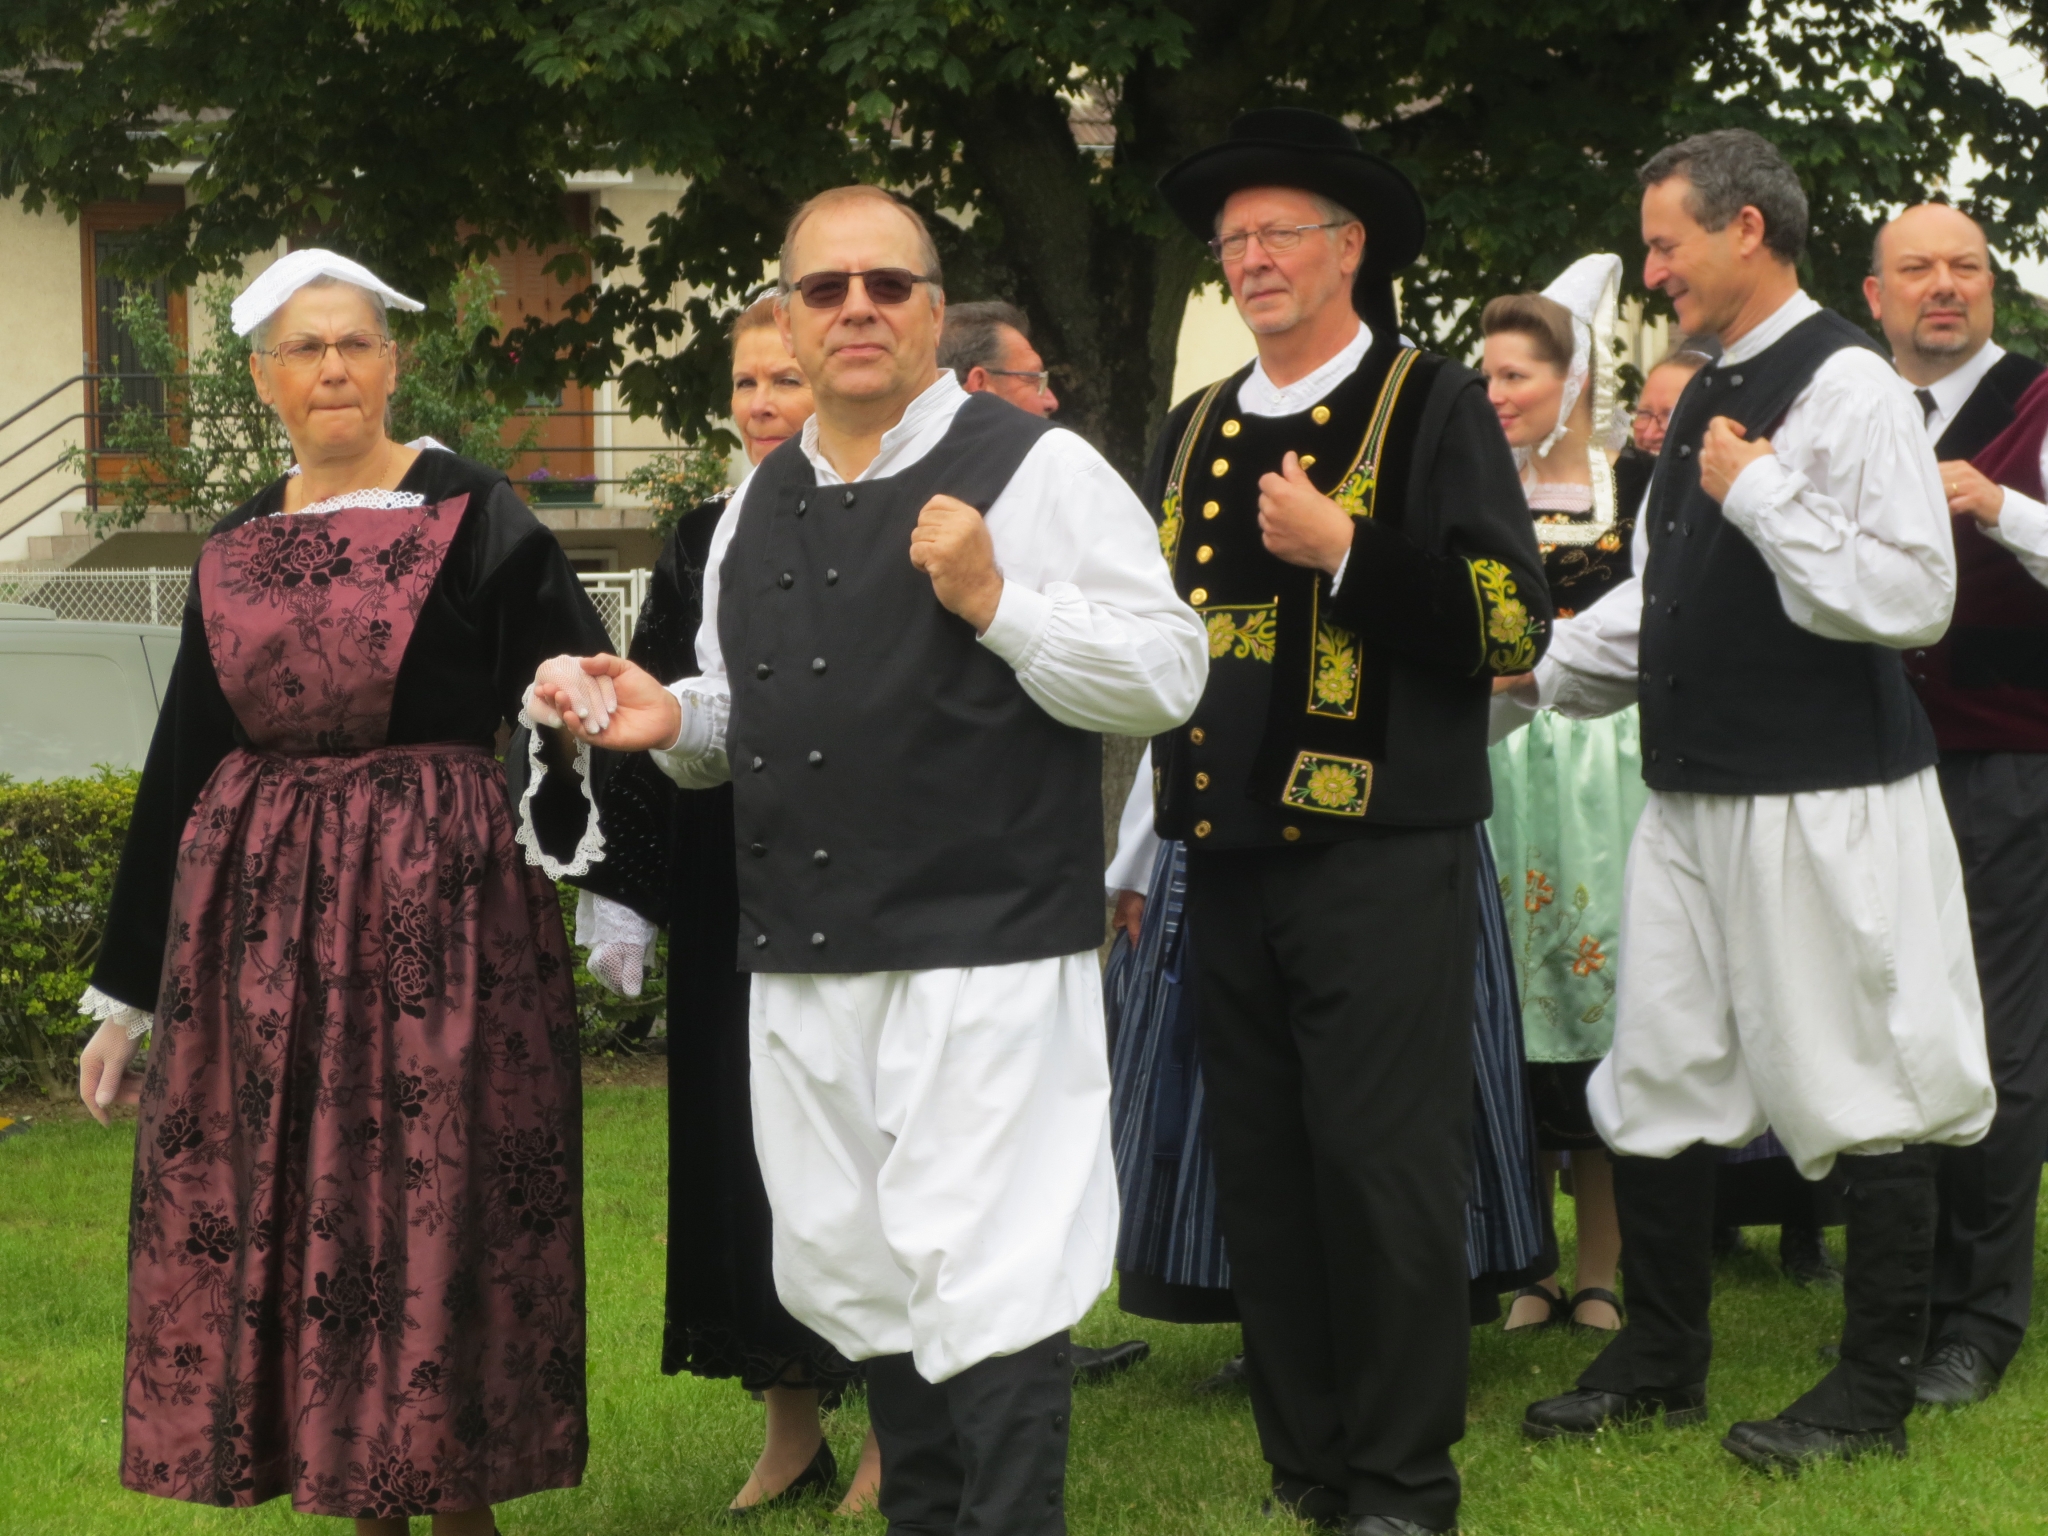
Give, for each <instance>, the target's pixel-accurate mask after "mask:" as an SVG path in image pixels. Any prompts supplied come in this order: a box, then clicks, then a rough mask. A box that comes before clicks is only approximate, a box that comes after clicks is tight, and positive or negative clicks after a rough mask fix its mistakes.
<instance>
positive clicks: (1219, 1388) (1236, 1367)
mask: <svg viewBox="0 0 2048 1536" xmlns="http://www.w3.org/2000/svg"><path fill="white" fill-rule="evenodd" d="M1195 1390H1196V1391H1197V1392H1242V1391H1243V1390H1244V1356H1243V1355H1242V1354H1235V1355H1232V1356H1231V1357H1230V1358H1229V1359H1228V1360H1226V1361H1224V1362H1223V1363H1222V1364H1221V1365H1219V1366H1218V1367H1217V1368H1216V1374H1215V1375H1213V1376H1204V1377H1203V1378H1202V1379H1201V1380H1200V1381H1198V1382H1196V1383H1195Z"/></svg>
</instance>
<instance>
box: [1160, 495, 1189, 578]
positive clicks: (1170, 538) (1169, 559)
mask: <svg viewBox="0 0 2048 1536" xmlns="http://www.w3.org/2000/svg"><path fill="white" fill-rule="evenodd" d="M1159 513H1160V516H1159V552H1160V553H1161V554H1162V555H1164V556H1166V568H1167V569H1168V570H1172V569H1173V560H1174V556H1176V555H1178V554H1179V553H1180V530H1181V526H1182V524H1183V523H1184V522H1185V519H1184V518H1182V517H1181V515H1180V492H1179V491H1178V490H1171V491H1168V492H1167V493H1166V499H1165V500H1164V501H1162V502H1161V503H1160V504H1159Z"/></svg>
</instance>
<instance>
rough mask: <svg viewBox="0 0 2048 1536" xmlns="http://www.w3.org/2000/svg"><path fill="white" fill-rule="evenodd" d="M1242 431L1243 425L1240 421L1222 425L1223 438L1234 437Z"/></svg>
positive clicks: (1227, 422)
mask: <svg viewBox="0 0 2048 1536" xmlns="http://www.w3.org/2000/svg"><path fill="white" fill-rule="evenodd" d="M1243 430H1244V423H1243V422H1241V421H1226V422H1225V423H1223V435H1224V436H1225V437H1235V436H1237V434H1238V433H1240V432H1242V431H1243Z"/></svg>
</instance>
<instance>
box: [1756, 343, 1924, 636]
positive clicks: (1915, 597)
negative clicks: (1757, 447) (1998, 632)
mask: <svg viewBox="0 0 2048 1536" xmlns="http://www.w3.org/2000/svg"><path fill="white" fill-rule="evenodd" d="M1771 442H1772V447H1773V449H1774V450H1775V451H1774V452H1773V453H1771V454H1769V455H1767V456H1765V457H1763V458H1760V459H1757V460H1755V461H1754V462H1753V463H1751V464H1750V465H1749V467H1748V468H1746V469H1745V470H1743V472H1742V473H1741V474H1740V475H1739V476H1737V477H1736V480H1735V483H1734V484H1733V485H1732V486H1730V487H1729V488H1728V496H1727V499H1726V500H1725V501H1724V502H1723V503H1722V507H1721V510H1722V513H1723V515H1724V516H1726V517H1727V519H1728V521H1729V522H1731V523H1733V524H1734V525H1735V526H1736V527H1737V528H1739V529H1741V530H1742V532H1743V534H1744V535H1745V536H1746V537H1747V538H1748V539H1749V541H1750V542H1751V543H1752V544H1754V545H1755V546H1756V548H1757V551H1758V553H1760V554H1761V555H1762V556H1763V557H1764V562H1765V564H1767V565H1768V566H1770V568H1771V574H1772V575H1773V576H1774V577H1776V578H1777V584H1778V600H1779V602H1780V603H1781V604H1782V605H1783V606H1784V609H1785V614H1786V617H1788V618H1789V619H1791V620H1792V622H1793V623H1795V624H1797V625H1798V626H1799V627H1800V628H1801V629H1804V630H1807V631H1810V632H1811V633H1813V634H1816V635H1820V636H1823V637H1824V638H1826V639H1829V640H1853V641H1862V642H1866V643H1869V644H1875V645H1885V646H1891V647H1894V648H1898V649H1903V648H1905V647H1908V646H1919V645H1931V644H1933V643H1934V642H1935V641H1936V640H1938V639H1940V638H1941V635H1942V632H1943V631H1944V630H1945V629H1947V628H1948V621H1949V615H1950V613H1951V612H1952V611H1953V609H1954V607H1955V596H1956V553H1955V537H1954V534H1953V533H1952V532H1951V530H1950V528H1949V513H1948V498H1947V497H1946V496H1944V495H1943V494H1942V489H1941V472H1940V470H1939V469H1937V468H1936V466H1935V459H1934V448H1933V445H1932V444H1931V443H1930V442H1929V441H1928V438H1927V429H1926V426H1925V425H1924V423H1923V422H1922V419H1921V411H1920V407H1919V405H1918V404H1917V403H1916V402H1915V401H1914V399H1913V394H1912V391H1911V390H1910V389H1909V388H1908V387H1907V386H1906V383H1905V381H1904V380H1902V379H1900V378H1899V376H1898V375H1897V374H1895V373H1894V372H1893V371H1892V370H1891V368H1890V366H1889V365H1888V364H1886V363H1885V362H1884V360H1883V359H1882V358H1880V357H1878V356H1877V355H1876V354H1875V353H1873V352H1867V351H1865V350H1864V349H1863V348H1861V347H1852V348H1847V349H1845V350H1843V351H1840V352H1837V353H1836V354H1835V355H1834V356H1832V357H1830V358H1829V359H1828V360H1827V361H1826V362H1825V363H1823V364H1821V366H1820V370H1819V371H1818V372H1817V373H1815V374H1814V376H1813V382H1812V383H1810V384H1809V385H1807V387H1806V389H1805V390H1804V391H1802V392H1801V393H1800V395H1799V397H1798V398H1797V399H1796V400H1794V401H1793V402H1792V407H1791V409H1790V410H1788V411H1787V412H1786V413H1785V419H1784V421H1783V422H1782V423H1781V424H1780V425H1779V427H1778V429H1777V431H1776V432H1775V433H1773V434H1772V439H1771Z"/></svg>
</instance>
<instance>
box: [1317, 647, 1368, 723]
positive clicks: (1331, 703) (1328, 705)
mask: <svg viewBox="0 0 2048 1536" xmlns="http://www.w3.org/2000/svg"><path fill="white" fill-rule="evenodd" d="M1310 688H1311V692H1312V694H1313V698H1312V700H1311V702H1310V704H1309V709H1308V712H1309V713H1310V714H1312V715H1338V716H1341V717H1342V718H1344V719H1347V720H1348V719H1351V718H1352V717H1353V716H1355V715H1356V714H1357V713H1358V637H1357V636H1355V635H1353V634H1352V633H1351V631H1350V630H1348V629H1340V628H1339V627H1338V626H1337V625H1335V624H1323V623H1319V624H1317V625H1316V671H1315V677H1314V680H1313V681H1312V683H1311V685H1310Z"/></svg>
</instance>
